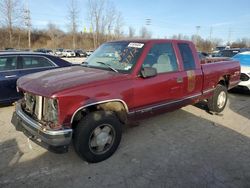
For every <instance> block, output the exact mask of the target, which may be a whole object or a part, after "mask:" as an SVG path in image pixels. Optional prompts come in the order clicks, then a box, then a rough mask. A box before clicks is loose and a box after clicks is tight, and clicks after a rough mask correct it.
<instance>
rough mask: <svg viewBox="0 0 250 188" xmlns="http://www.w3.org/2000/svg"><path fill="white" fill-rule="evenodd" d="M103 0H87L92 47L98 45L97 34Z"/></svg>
mask: <svg viewBox="0 0 250 188" xmlns="http://www.w3.org/2000/svg"><path fill="white" fill-rule="evenodd" d="M104 5H105V0H88V10H89V19H90V22H91V27H92V30H93V43H94V48H96V47H97V45H99V34H100V28H101V25H102V24H101V22H102V14H103V9H104Z"/></svg>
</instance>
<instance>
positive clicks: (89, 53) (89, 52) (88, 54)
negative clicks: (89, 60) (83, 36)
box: [86, 50, 94, 56]
mask: <svg viewBox="0 0 250 188" xmlns="http://www.w3.org/2000/svg"><path fill="white" fill-rule="evenodd" d="M93 52H94V51H93V50H88V51H86V54H87V56H90V55H91V54H92V53H93Z"/></svg>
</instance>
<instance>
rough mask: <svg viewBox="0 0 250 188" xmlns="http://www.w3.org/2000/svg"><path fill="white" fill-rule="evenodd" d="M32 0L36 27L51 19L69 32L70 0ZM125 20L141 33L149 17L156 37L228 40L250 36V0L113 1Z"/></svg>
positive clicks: (82, 1)
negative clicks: (197, 35) (194, 36)
mask: <svg viewBox="0 0 250 188" xmlns="http://www.w3.org/2000/svg"><path fill="white" fill-rule="evenodd" d="M26 1H29V3H28V4H29V8H30V11H31V19H32V24H33V28H46V26H47V24H48V23H49V22H51V23H54V24H56V25H58V27H60V28H61V29H62V30H64V31H67V29H68V28H67V15H68V7H69V4H70V0H65V1H60V0H35V1H31V0H26ZM77 2H78V9H79V12H80V14H79V28H78V29H79V30H83V28H84V27H86V28H89V25H90V23H89V20H88V19H87V13H88V9H87V0H78V1H77ZM113 2H114V4H115V6H116V8H117V10H119V11H120V12H121V13H122V16H123V19H124V27H123V30H124V32H125V33H128V27H129V26H132V27H134V28H135V29H136V31H137V34H138V32H139V30H140V28H141V27H142V26H144V25H145V24H146V19H150V20H151V22H150V25H149V26H147V27H148V29H149V30H150V31H151V32H152V34H153V37H154V38H164V37H169V36H172V35H173V34H179V33H181V34H184V35H189V36H191V35H192V34H196V32H197V29H196V28H197V26H200V29H199V35H200V36H202V37H203V38H209V37H210V34H211V36H212V38H222V39H223V40H224V41H228V40H229V39H230V40H236V39H239V38H243V37H248V38H250V0H237V1H236V0H206V1H200V0H153V1H152V0H150V1H146V0H145V1H143V0H123V1H115V0H113Z"/></svg>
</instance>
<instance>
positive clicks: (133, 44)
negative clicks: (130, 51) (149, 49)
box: [128, 42, 144, 48]
mask: <svg viewBox="0 0 250 188" xmlns="http://www.w3.org/2000/svg"><path fill="white" fill-rule="evenodd" d="M143 46H144V44H143V43H135V42H131V43H129V44H128V47H130V48H142V47H143Z"/></svg>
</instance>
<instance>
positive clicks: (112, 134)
mask: <svg viewBox="0 0 250 188" xmlns="http://www.w3.org/2000/svg"><path fill="white" fill-rule="evenodd" d="M121 136H122V124H121V122H120V121H119V120H118V118H117V117H116V116H115V114H114V113H112V112H105V111H99V112H93V113H91V114H89V115H87V116H86V117H84V119H82V120H81V121H80V122H79V124H78V125H77V127H76V130H75V135H74V139H73V142H74V147H75V150H76V152H77V153H78V154H79V155H80V156H81V157H82V158H83V159H85V160H86V161H87V162H91V163H96V162H100V161H103V160H105V159H107V158H109V157H110V156H111V155H112V154H113V153H114V152H115V151H116V149H117V148H118V146H119V144H120V141H121Z"/></svg>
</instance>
